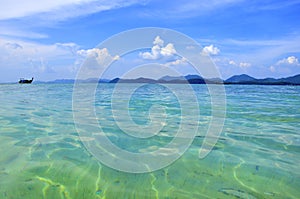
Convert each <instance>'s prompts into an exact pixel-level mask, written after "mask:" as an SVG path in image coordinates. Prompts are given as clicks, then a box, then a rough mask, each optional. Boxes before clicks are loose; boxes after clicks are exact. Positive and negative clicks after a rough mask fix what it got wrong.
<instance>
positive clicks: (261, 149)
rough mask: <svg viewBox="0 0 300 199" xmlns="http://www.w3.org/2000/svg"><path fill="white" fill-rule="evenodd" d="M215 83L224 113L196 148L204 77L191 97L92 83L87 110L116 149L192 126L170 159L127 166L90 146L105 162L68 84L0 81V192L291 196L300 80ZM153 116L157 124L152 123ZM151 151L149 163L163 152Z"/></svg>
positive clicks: (203, 124) (171, 90)
mask: <svg viewBox="0 0 300 199" xmlns="http://www.w3.org/2000/svg"><path fill="white" fill-rule="evenodd" d="M91 86H92V85H90V84H89V83H85V84H84V83H82V85H81V87H83V88H84V87H86V88H89V87H91ZM185 86H186V85H185ZM215 86H216V87H217V86H220V87H223V88H224V89H225V94H226V95H225V100H226V104H225V105H226V107H225V108H226V115H225V116H224V125H223V124H222V129H221V132H220V134H219V135H218V136H217V137H216V139H217V140H216V143H215V144H213V146H212V150H211V151H210V152H209V153H208V154H207V155H206V156H205V157H199V149H200V148H201V146H202V145H203V140H204V139H205V138H206V136H207V132H208V130H209V124H210V121H211V120H212V117H213V116H212V107H213V103H212V100H211V97H210V92H209V89H208V88H207V86H206V85H191V88H192V92H193V95H195V96H196V98H195V99H196V100H197V102H196V103H195V102H191V98H190V94H191V93H190V92H191V90H189V91H188V90H186V89H184V85H180V84H178V85H177V84H172V85H169V86H166V85H158V84H125V83H124V84H122V85H121V89H120V88H119V90H117V91H116V92H114V91H115V89H116V85H115V84H101V85H100V84H99V85H97V86H96V89H95V91H94V92H93V93H92V94H93V96H94V98H93V100H94V102H92V103H90V104H92V105H93V111H94V115H92V116H91V117H94V121H97V122H98V124H97V125H98V126H99V127H98V128H99V129H101V135H102V136H103V135H104V136H105V137H106V138H108V140H109V142H110V143H111V144H113V145H114V146H117V147H118V149H121V150H123V151H129V152H131V153H134V154H147V153H149V152H153V151H156V150H159V149H161V148H163V147H166V146H168V143H170V142H172V141H173V140H174V137H176V136H178V129H180V128H181V125H189V127H188V128H184V131H185V133H186V134H189V133H190V132H189V131H196V132H195V134H193V137H192V140H191V142H188V143H187V146H188V147H187V148H186V149H185V150H182V151H183V152H182V153H181V154H180V155H179V156H178V157H177V158H175V159H174V160H173V161H170V162H169V163H168V164H166V165H161V167H157V168H156V167H155V168H154V167H153V168H154V169H152V167H151V168H149V171H141V170H139V172H134V169H135V168H132V167H130V169H132V170H131V171H133V172H130V171H126V169H124V168H127V167H126V165H125V164H126V162H124V165H123V162H122V161H119V162H118V164H117V165H116V164H115V165H114V166H111V165H110V163H113V161H114V158H116V159H117V158H118V155H119V154H114V153H113V151H109V149H108V148H107V149H106V143H103V142H99V143H96V144H97V145H99V146H100V147H98V148H96V149H97V150H98V152H99V151H100V153H101V150H102V153H103V155H104V156H103V157H106V156H105V154H110V155H111V156H110V157H112V161H111V162H110V161H108V160H107V159H103V158H102V159H101V156H100V158H99V156H97V153H96V152H95V151H93V150H91V148H90V146H89V145H88V144H87V142H88V141H89V140H93V142H97V139H95V137H97V135H98V134H97V133H94V130H95V129H97V126H93V128H92V129H91V128H89V125H91V124H89V123H87V124H86V127H87V128H86V129H85V128H84V127H85V126H84V125H82V123H85V122H88V121H89V120H84V119H83V120H82V121H78V117H74V113H75V112H76V114H77V115H78V114H79V115H80V110H74V85H73V84H71V83H68V84H54V83H53V84H46V83H45V84H43V83H40V84H38V83H33V84H29V85H25V84H24V85H20V84H0V198H1V199H6V198H7V199H8V198H9V199H32V198H44V199H56V198H57V199H71V198H74V199H94V198H95V199H100V198H103V199H104V198H105V199H114V198H117V199H119V198H122V199H126V198H128V199H134V198H136V199H142V198H151V199H152V198H153V199H158V198H161V199H167V198H169V199H173V198H174V199H175V198H178V199H184V198H187V199H191V198H196V199H199V198H200V199H201V198H242V199H255V198H257V199H260V198H266V199H267V198H270V199H275V198H278V199H283V198H285V199H297V198H300V189H299V187H300V166H299V165H300V87H299V86H271V85H268V86H263V85H215ZM132 87H134V89H133V88H132ZM86 91H89V89H86ZM178 92H179V93H181V96H185V97H181V98H178V95H177V94H176V93H178ZM185 92H186V93H185ZM77 97H78V96H77ZM123 98H124V99H123ZM125 98H128V99H129V100H127V101H126V100H125ZM84 99H85V98H84V95H82V99H81V100H82V101H83V102H84ZM113 99H115V100H113ZM120 102H122V103H121V104H122V106H118V103H120ZM123 102H126V103H123ZM124 104H125V105H124ZM182 104H187V106H185V108H184V109H185V110H182V109H183V106H182ZM195 104H196V105H195ZM153 107H154V108H153ZM118 109H122V111H121V112H120V111H119V110H118ZM186 109H188V110H186ZM189 110H190V112H189ZM192 110H199V113H198V115H197V117H193V118H198V119H197V121H196V123H195V122H191V123H190V124H187V123H184V124H182V123H181V120H184V119H185V118H183V117H182V115H183V113H184V114H185V116H184V117H189V115H188V114H186V113H190V114H194V113H195V112H194V111H192ZM78 111H79V112H78ZM124 111H125V112H124ZM124 113H128V114H124ZM85 117H88V116H85V115H84V114H83V115H82V118H85ZM193 118H192V119H193ZM192 119H191V120H192ZM79 120H80V119H79ZM155 122H156V123H155ZM78 123H80V124H79V125H78ZM155 124H157V125H158V127H160V128H156V126H155V128H154V127H153V131H155V132H151V129H152V128H151V125H155ZM93 125H95V124H93ZM120 125H121V126H120ZM195 125H196V126H195ZM78 127H79V128H78ZM137 127H139V128H137ZM143 129H146V130H145V132H143ZM131 130H132V132H131V133H130V131H131ZM92 131H93V132H92ZM95 131H97V130H95ZM91 132H92V133H91ZM128 132H129V134H128ZM86 133H87V134H86ZM134 133H137V134H139V133H141V134H139V136H140V137H139V136H135V134H134ZM143 133H145V134H143ZM191 133H194V132H191ZM87 135H88V136H87ZM102 141H103V140H102ZM176 146H177V147H179V148H180V147H181V146H180V145H176ZM174 151H175V152H174ZM174 153H176V150H175V149H174V150H172V152H171V153H168V152H166V154H165V157H166V158H167V157H168V155H170V154H171V155H172V154H174ZM151 161H152V163H153V165H154V166H156V165H159V164H160V163H161V161H162V160H161V159H160V158H159V159H157V158H156V159H155V158H154V159H152V160H151ZM145 165H146V166H147V164H146V163H145ZM118 166H119V167H118Z"/></svg>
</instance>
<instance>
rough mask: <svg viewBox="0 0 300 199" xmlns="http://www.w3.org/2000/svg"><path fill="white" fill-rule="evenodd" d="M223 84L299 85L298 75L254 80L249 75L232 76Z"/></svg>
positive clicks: (299, 76) (299, 77)
mask: <svg viewBox="0 0 300 199" xmlns="http://www.w3.org/2000/svg"><path fill="white" fill-rule="evenodd" d="M224 83H225V84H257V85H300V74H299V75H295V76H292V77H287V78H280V79H275V78H264V79H256V78H254V77H251V76H249V75H245V74H242V75H234V76H232V77H230V78H229V79H227V80H225V82H224Z"/></svg>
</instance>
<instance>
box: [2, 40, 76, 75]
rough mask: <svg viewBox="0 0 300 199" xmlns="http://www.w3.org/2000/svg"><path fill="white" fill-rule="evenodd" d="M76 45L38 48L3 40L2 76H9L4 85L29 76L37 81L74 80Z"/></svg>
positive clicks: (18, 41) (42, 45) (64, 44)
mask: <svg viewBox="0 0 300 199" xmlns="http://www.w3.org/2000/svg"><path fill="white" fill-rule="evenodd" d="M72 48H74V49H76V48H79V46H78V45H76V44H74V43H56V44H47V45H46V44H39V43H36V42H29V41H21V40H17V39H4V38H2V39H0V73H1V74H6V75H5V77H3V78H2V81H14V80H16V79H18V78H19V77H22V76H26V74H28V75H29V77H31V76H34V77H36V79H40V80H41V79H43V80H51V79H56V78H72V77H74V75H75V72H76V71H70V70H69V68H70V67H71V66H74V65H75V61H76V57H77V55H76V54H74V50H73V49H72Z"/></svg>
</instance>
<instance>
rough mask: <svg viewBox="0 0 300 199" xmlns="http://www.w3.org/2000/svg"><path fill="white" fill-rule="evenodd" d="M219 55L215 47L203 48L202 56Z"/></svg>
mask: <svg viewBox="0 0 300 199" xmlns="http://www.w3.org/2000/svg"><path fill="white" fill-rule="evenodd" d="M219 53H220V49H219V48H217V47H215V46H214V45H209V46H205V47H204V48H203V49H202V54H204V55H218V54H219Z"/></svg>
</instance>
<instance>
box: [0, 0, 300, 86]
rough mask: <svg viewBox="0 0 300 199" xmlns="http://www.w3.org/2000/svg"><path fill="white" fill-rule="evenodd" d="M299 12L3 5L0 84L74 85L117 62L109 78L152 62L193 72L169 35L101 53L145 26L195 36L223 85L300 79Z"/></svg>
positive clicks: (170, 5) (264, 4)
mask: <svg viewBox="0 0 300 199" xmlns="http://www.w3.org/2000/svg"><path fill="white" fill-rule="evenodd" d="M299 10H300V0H264V1H260V0H252V1H248V0H190V1H183V0H181V1H180V0H172V1H162V0H109V1H107V0H100V1H96V0H64V1H61V0H43V1H35V0H27V1H21V0H9V1H6V0H0V82H2V83H3V82H16V81H18V79H19V78H21V77H24V78H31V77H35V79H36V80H40V81H51V80H55V79H74V78H76V77H77V74H78V71H79V70H80V68H81V67H82V65H83V63H85V64H87V62H86V60H87V59H89V58H93V59H94V60H96V62H95V63H98V64H101V63H104V61H113V62H114V64H113V65H114V66H112V67H111V69H110V72H108V73H107V76H105V77H107V78H114V77H117V76H122V75H123V74H124V73H125V72H126V70H130V67H133V66H134V65H140V64H143V63H145V64H147V63H150V62H151V63H152V62H158V63H162V64H163V65H164V66H166V67H170V68H171V69H173V68H172V67H174V69H176V70H178V71H179V73H180V74H182V75H187V74H190V73H193V70H191V69H190V68H189V67H186V66H185V65H186V64H187V63H186V58H185V57H180V56H178V55H177V54H176V53H177V51H178V46H176V43H174V42H172V41H167V40H168V38H164V37H163V36H162V35H154V36H153V39H152V41H151V42H152V43H151V45H152V46H150V47H149V48H148V49H143V50H137V51H135V52H132V53H130V54H128V55H118V54H112V52H111V51H110V49H108V48H97V46H98V44H100V43H101V42H103V41H105V40H107V39H109V38H111V37H112V36H113V35H116V34H119V33H120V32H123V31H127V30H131V29H135V28H144V27H159V28H167V29H171V30H175V31H178V32H180V33H182V34H184V35H186V36H188V37H190V38H192V39H193V40H195V41H196V42H197V43H198V44H199V45H200V46H201V48H202V51H201V52H202V53H205V54H207V55H209V56H210V58H211V60H212V61H213V62H214V64H215V65H216V67H217V69H218V70H219V72H220V74H221V77H222V78H223V79H226V78H229V77H230V76H232V75H238V74H248V75H251V76H253V77H256V78H264V77H275V78H279V77H287V76H293V75H296V74H300V60H299V59H300V14H299V13H300V12H299ZM137 37H141V38H143V35H139V36H137ZM139 39H140V38H136V41H135V39H129V40H128V41H127V42H128V43H130V42H131V43H134V42H137V41H138V40H139ZM120 45H122V44H120ZM88 63H90V62H88ZM149 67H150V69H149V70H147V73H149V71H151V65H149ZM155 68H156V69H157V67H155ZM125 69H126V70H125ZM153 71H154V70H153ZM146 76H147V75H146ZM89 77H93V76H92V73H91V76H89ZM95 78H99V77H95Z"/></svg>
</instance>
